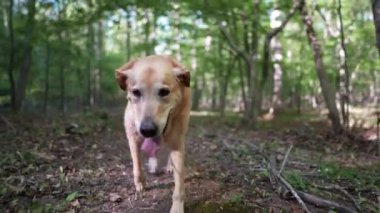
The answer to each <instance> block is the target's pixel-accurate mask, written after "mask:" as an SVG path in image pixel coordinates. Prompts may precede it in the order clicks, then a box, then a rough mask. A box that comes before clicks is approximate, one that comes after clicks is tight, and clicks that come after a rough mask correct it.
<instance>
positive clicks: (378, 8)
mask: <svg viewBox="0 0 380 213" xmlns="http://www.w3.org/2000/svg"><path fill="white" fill-rule="evenodd" d="M372 12H373V22H374V24H375V31H376V46H377V49H378V51H379V57H380V0H372Z"/></svg>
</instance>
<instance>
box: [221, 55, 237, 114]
mask: <svg viewBox="0 0 380 213" xmlns="http://www.w3.org/2000/svg"><path fill="white" fill-rule="evenodd" d="M235 62H236V60H235V57H233V56H232V55H231V56H230V61H229V64H228V66H227V70H226V73H225V74H224V75H223V76H222V79H221V84H220V86H219V113H220V115H221V116H222V117H223V116H224V113H225V110H226V100H227V92H228V82H229V79H230V77H231V73H232V69H234V66H235Z"/></svg>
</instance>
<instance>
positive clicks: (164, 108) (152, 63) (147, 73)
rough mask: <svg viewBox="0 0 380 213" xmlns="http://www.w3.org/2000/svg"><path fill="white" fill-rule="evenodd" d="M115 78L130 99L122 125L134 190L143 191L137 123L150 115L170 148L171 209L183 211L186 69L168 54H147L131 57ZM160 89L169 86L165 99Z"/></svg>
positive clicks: (187, 105)
mask: <svg viewBox="0 0 380 213" xmlns="http://www.w3.org/2000/svg"><path fill="white" fill-rule="evenodd" d="M116 79H117V81H118V84H119V86H120V87H121V88H122V89H123V90H126V91H127V97H128V100H129V103H128V104H127V107H126V109H125V115H124V126H125V131H126V135H127V138H128V142H129V148H130V151H131V156H132V161H133V176H134V183H135V187H136V190H137V191H138V192H140V191H142V190H143V189H144V184H145V183H144V175H143V173H142V162H141V155H142V154H141V151H140V146H141V143H142V141H143V140H144V138H143V137H142V136H141V134H140V133H139V125H140V124H141V121H142V119H143V118H144V117H146V116H150V117H152V118H153V120H154V121H155V122H156V123H157V124H158V126H159V131H160V133H161V143H163V144H165V145H167V146H168V147H169V148H170V149H171V152H170V156H169V161H168V166H169V167H170V168H172V171H173V174H174V183H175V186H174V192H173V196H172V199H173V203H172V207H171V209H170V212H172V213H174V212H175V213H180V212H184V196H185V186H184V170H185V168H184V158H185V144H184V142H185V135H186V132H187V128H188V122H189V112H190V95H191V94H190V87H189V86H190V74H189V72H188V71H187V70H186V69H185V68H184V67H182V66H181V65H180V64H178V63H177V62H175V61H174V60H173V59H171V58H169V57H166V56H148V57H145V58H140V59H136V60H132V61H130V62H128V63H127V64H125V65H123V66H122V67H121V68H119V69H117V70H116ZM136 88H139V89H142V90H143V93H144V98H143V99H138V100H137V99H136V98H134V97H133V94H131V92H132V90H133V89H136ZM159 88H169V90H170V95H169V96H168V98H165V99H159V98H157V91H158V89H159ZM165 126H166V129H165V132H164V128H165Z"/></svg>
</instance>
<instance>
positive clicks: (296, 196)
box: [276, 174, 311, 212]
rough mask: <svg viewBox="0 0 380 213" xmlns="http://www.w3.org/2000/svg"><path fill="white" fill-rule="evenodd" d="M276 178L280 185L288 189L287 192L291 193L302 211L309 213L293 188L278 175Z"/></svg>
mask: <svg viewBox="0 0 380 213" xmlns="http://www.w3.org/2000/svg"><path fill="white" fill-rule="evenodd" d="M276 176H277V178H278V179H279V180H280V181H281V183H282V184H284V185H285V186H286V188H288V189H289V191H290V192H291V193H292V195H293V196H294V197H295V198H296V199H297V201H298V203H299V204H300V205H301V206H302V208H303V210H304V211H305V212H311V211H310V210H309V208H308V207H307V206H306V204H305V202H303V200H302V198H301V197H300V196H299V195H298V193H297V191H296V190H295V189H294V188H293V186H292V185H290V183H288V181H286V180H285V178H283V177H282V176H281V175H280V174H277V175H276Z"/></svg>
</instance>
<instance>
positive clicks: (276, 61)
mask: <svg viewBox="0 0 380 213" xmlns="http://www.w3.org/2000/svg"><path fill="white" fill-rule="evenodd" d="M271 49H273V57H272V58H273V87H272V98H271V104H270V111H272V112H274V109H275V108H276V107H278V106H279V105H280V104H281V97H280V92H281V86H282V67H281V64H280V62H281V60H282V58H283V56H282V46H281V43H280V41H279V40H278V39H277V38H276V37H275V38H273V40H272V45H271Z"/></svg>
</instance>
